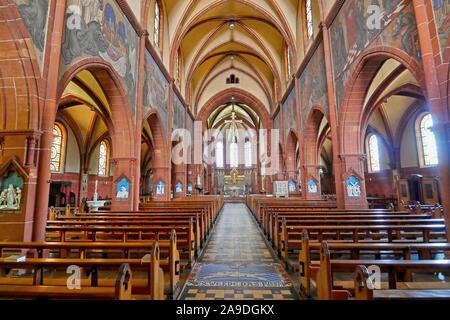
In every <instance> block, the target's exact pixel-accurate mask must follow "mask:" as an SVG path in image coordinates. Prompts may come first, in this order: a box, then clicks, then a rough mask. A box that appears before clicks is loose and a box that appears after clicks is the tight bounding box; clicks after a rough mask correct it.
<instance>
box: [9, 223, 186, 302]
mask: <svg viewBox="0 0 450 320" xmlns="http://www.w3.org/2000/svg"><path fill="white" fill-rule="evenodd" d="M158 245H159V249H160V259H159V260H160V263H159V264H160V267H161V268H162V269H163V271H164V274H165V276H164V279H165V280H166V283H165V286H164V287H165V293H166V294H167V296H169V297H176V295H177V294H178V293H179V291H180V289H181V285H180V272H181V271H180V268H181V266H180V256H179V252H178V250H177V248H176V234H175V231H174V232H173V234H172V236H171V239H170V241H159V242H158ZM152 248H153V244H152V243H149V242H141V243H134V242H126V243H114V242H95V243H93V242H76V243H70V242H59V243H58V242H46V243H39V242H31V243H24V242H2V243H0V257H5V256H7V255H14V254H16V255H17V254H18V255H22V254H23V255H26V256H27V257H29V256H31V257H33V258H46V257H49V256H50V255H51V256H52V257H57V258H67V257H70V258H76V259H90V258H93V257H96V256H98V255H99V254H101V256H102V258H103V259H107V258H109V255H111V256H114V257H115V258H116V259H117V258H122V259H131V258H132V257H133V258H134V259H137V258H136V257H139V258H141V257H143V256H145V255H146V254H148V253H150V252H151V251H152ZM25 280H27V279H25ZM5 281H6V280H5V279H1V278H0V284H4V283H5ZM48 281H50V283H51V284H52V282H51V279H48ZM135 281H136V284H137V283H139V279H135ZM10 282H11V281H9V282H8V283H10ZM25 282H26V281H25ZM141 284H142V282H141V283H140V285H138V286H142V285H141Z"/></svg>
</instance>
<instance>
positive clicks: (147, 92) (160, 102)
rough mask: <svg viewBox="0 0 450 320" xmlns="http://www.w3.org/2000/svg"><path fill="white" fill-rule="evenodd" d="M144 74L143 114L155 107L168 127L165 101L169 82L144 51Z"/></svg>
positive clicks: (149, 55) (164, 124) (167, 95)
mask: <svg viewBox="0 0 450 320" xmlns="http://www.w3.org/2000/svg"><path fill="white" fill-rule="evenodd" d="M144 68H145V75H144V77H145V78H144V98H143V104H144V112H143V113H144V116H145V115H146V114H147V113H148V112H149V111H150V109H152V108H155V109H156V110H157V111H158V114H159V116H160V117H161V121H162V123H163V126H164V128H165V130H166V133H167V130H168V127H169V112H168V109H167V103H168V100H169V82H168V81H167V79H166V77H165V76H164V74H163V73H162V71H161V70H160V69H159V66H158V64H157V63H156V62H155V59H153V57H152V55H151V54H150V53H149V52H148V51H145V67H144Z"/></svg>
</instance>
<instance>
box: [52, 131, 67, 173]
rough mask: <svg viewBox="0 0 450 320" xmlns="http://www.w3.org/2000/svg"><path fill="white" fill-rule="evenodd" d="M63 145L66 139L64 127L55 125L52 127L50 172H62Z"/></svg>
mask: <svg viewBox="0 0 450 320" xmlns="http://www.w3.org/2000/svg"><path fill="white" fill-rule="evenodd" d="M65 144H66V137H65V130H64V127H63V126H62V125H61V124H59V123H55V124H54V125H53V142H52V147H51V154H50V171H52V172H62V171H63V166H64V153H65V150H64V149H65Z"/></svg>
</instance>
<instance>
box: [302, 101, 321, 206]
mask: <svg viewBox="0 0 450 320" xmlns="http://www.w3.org/2000/svg"><path fill="white" fill-rule="evenodd" d="M324 117H325V113H324V112H323V110H322V108H320V107H314V108H313V109H312V110H311V112H310V113H309V115H308V118H307V122H306V123H307V125H306V127H305V132H304V138H303V141H304V142H303V148H304V150H303V161H304V163H303V164H302V168H303V172H302V184H303V185H304V186H305V187H304V193H303V195H304V197H305V198H306V199H320V198H321V185H320V174H319V169H320V144H319V143H320V141H319V134H320V132H319V130H320V125H321V123H322V121H323V118H324Z"/></svg>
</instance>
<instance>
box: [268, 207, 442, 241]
mask: <svg viewBox="0 0 450 320" xmlns="http://www.w3.org/2000/svg"><path fill="white" fill-rule="evenodd" d="M283 219H286V223H287V224H288V225H289V224H294V223H306V221H314V220H316V221H324V223H325V224H330V223H333V222H330V221H334V222H335V223H336V224H342V223H345V222H349V221H360V220H385V221H390V220H394V221H395V220H409V221H411V220H416V221H419V220H422V221H423V222H424V223H434V224H435V223H436V222H437V221H443V220H432V219H431V216H430V215H391V214H376V215H370V214H367V215H366V214H361V215H353V214H349V215H317V216H314V215H309V214H308V215H291V214H288V215H285V214H279V213H276V214H275V215H271V216H270V220H269V223H268V225H267V226H266V227H265V228H264V232H265V234H266V236H267V237H268V240H271V241H272V242H274V243H277V242H278V235H279V234H280V231H281V228H282V222H283ZM428 219H429V220H430V221H425V220H428ZM414 223H415V222H414Z"/></svg>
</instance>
